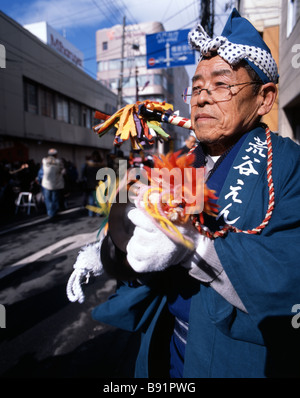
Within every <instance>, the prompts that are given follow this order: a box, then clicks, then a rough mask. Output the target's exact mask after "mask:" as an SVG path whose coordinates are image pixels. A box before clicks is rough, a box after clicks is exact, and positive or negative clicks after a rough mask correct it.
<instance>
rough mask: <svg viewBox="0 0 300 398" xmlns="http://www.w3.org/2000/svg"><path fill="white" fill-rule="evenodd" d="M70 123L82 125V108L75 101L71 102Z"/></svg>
mask: <svg viewBox="0 0 300 398" xmlns="http://www.w3.org/2000/svg"><path fill="white" fill-rule="evenodd" d="M70 123H71V124H76V125H80V108H79V104H78V103H77V102H74V101H70Z"/></svg>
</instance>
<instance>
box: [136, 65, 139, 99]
mask: <svg viewBox="0 0 300 398" xmlns="http://www.w3.org/2000/svg"><path fill="white" fill-rule="evenodd" d="M138 74H139V71H138V67H137V65H136V66H135V100H136V102H138V100H139V79H138Z"/></svg>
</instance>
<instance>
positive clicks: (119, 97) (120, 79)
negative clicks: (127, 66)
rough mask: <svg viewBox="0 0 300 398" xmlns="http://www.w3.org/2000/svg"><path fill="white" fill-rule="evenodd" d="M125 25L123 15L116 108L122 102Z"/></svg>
mask: <svg viewBox="0 0 300 398" xmlns="http://www.w3.org/2000/svg"><path fill="white" fill-rule="evenodd" d="M125 25H126V19H125V16H124V17H123V32H122V49H121V70H120V78H119V86H118V109H121V108H122V103H123V93H122V90H123V72H124V46H125Z"/></svg>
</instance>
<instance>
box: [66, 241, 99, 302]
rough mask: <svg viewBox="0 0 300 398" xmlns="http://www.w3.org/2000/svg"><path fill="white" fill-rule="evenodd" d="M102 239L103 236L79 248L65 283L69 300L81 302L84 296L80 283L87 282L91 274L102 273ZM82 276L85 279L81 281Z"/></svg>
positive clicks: (97, 274)
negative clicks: (72, 269) (70, 273)
mask: <svg viewBox="0 0 300 398" xmlns="http://www.w3.org/2000/svg"><path fill="white" fill-rule="evenodd" d="M102 240H103V237H102V238H101V239H100V240H99V241H98V242H96V243H92V244H89V245H86V246H84V247H82V248H81V251H80V252H79V254H78V257H77V259H76V262H75V264H74V266H73V268H74V271H73V273H72V275H71V276H70V278H69V280H68V284H67V296H68V299H69V300H70V301H72V302H75V301H78V302H79V303H83V302H84V299H85V296H84V293H83V291H82V288H81V284H82V283H88V280H89V278H90V276H91V275H93V276H99V275H101V274H102V273H103V265H102V263H101V260H100V248H101V244H102ZM84 278H85V281H83V279H84Z"/></svg>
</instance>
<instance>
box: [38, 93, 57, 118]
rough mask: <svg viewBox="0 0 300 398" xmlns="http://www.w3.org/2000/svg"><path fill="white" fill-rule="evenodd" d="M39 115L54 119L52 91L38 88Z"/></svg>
mask: <svg viewBox="0 0 300 398" xmlns="http://www.w3.org/2000/svg"><path fill="white" fill-rule="evenodd" d="M40 108H41V115H43V116H48V117H52V118H54V96H53V93H52V91H50V90H48V89H46V88H43V87H40Z"/></svg>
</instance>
